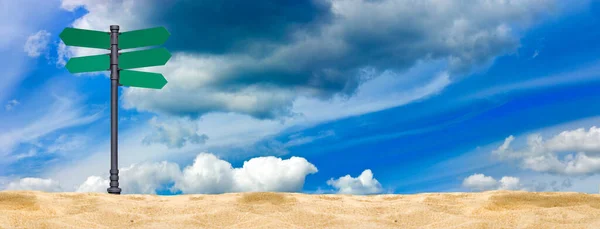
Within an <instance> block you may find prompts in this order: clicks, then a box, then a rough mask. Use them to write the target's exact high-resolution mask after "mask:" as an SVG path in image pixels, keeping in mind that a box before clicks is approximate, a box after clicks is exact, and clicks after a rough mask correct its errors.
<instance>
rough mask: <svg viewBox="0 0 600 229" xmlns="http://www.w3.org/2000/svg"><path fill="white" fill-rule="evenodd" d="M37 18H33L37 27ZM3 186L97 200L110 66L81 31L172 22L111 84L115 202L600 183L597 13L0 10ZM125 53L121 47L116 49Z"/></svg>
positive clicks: (355, 3)
mask: <svg viewBox="0 0 600 229" xmlns="http://www.w3.org/2000/svg"><path fill="white" fill-rule="evenodd" d="M31 15H35V16H31ZM0 19H2V20H0V25H1V26H2V28H3V29H2V30H1V32H0V33H1V35H2V39H0V51H1V53H3V54H4V55H1V56H0V67H1V68H2V69H4V74H3V75H2V80H1V81H0V105H1V106H0V120H2V122H0V130H1V131H0V190H42V191H48V192H103V193H105V192H107V191H106V189H107V188H108V187H109V185H108V178H109V173H108V172H109V169H110V106H109V105H110V103H109V101H110V88H109V87H110V86H109V85H110V80H109V78H108V72H96V73H82V74H71V73H69V72H68V71H67V69H66V68H65V67H64V66H65V64H66V63H67V62H68V60H69V58H71V57H78V56H87V55H95V54H103V53H107V50H98V49H89V48H78V47H71V46H65V44H64V43H63V42H62V41H61V40H60V38H59V37H58V35H59V34H60V33H61V31H62V30H63V29H64V28H67V27H73V28H81V29H90V30H98V31H106V32H108V31H109V26H110V25H119V26H120V29H121V32H126V31H132V30H138V29H145V28H152V27H159V26H163V27H165V28H166V29H167V30H168V31H169V33H170V34H171V35H170V37H169V39H168V40H167V42H166V43H164V45H162V46H161V47H165V48H167V49H168V50H169V51H170V53H171V54H172V57H171V59H170V60H169V61H168V62H167V64H166V65H164V66H156V67H148V68H142V69H137V70H140V71H150V72H157V73H161V74H163V75H164V77H165V78H166V79H167V81H168V83H167V85H166V86H165V87H164V88H162V89H160V90H156V89H146V88H134V87H121V88H120V89H119V108H118V109H119V176H120V180H119V181H120V187H121V188H122V193H123V194H131V193H136V194H158V195H178V194H217V193H228V192H253V191H277V192H303V193H310V194H333V193H340V194H356V195H372V194H388V193H395V194H414V193H432V192H480V191H488V190H498V189H502V190H525V191H532V192H547V191H549V192H556V191H564V192H584V193H598V192H599V188H600V106H598V105H597V104H600V58H599V55H598V53H600V43H598V42H597V41H598V40H600V31H599V30H598V29H597V28H598V27H599V26H600V2H598V1H591V0H589V1H588V0H584V1H576V2H568V4H567V2H565V1H557V0H522V1H506V0H489V1H439V0H423V1H410V0H306V1H243V0H225V1H223V0H219V1H217V0H209V1H159V0H107V1H94V0H47V1H35V0H23V1H9V0H0ZM126 51H127V50H123V51H122V52H126Z"/></svg>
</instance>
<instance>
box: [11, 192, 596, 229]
mask: <svg viewBox="0 0 600 229" xmlns="http://www.w3.org/2000/svg"><path fill="white" fill-rule="evenodd" d="M0 228H36V229H37V228H40V229H41V228H65V229H66V228H161V229H166V228H345V229H347V228H361V229H363V228H544V229H545V228H569V229H576V228H594V229H598V228H600V195H598V194H582V193H550V192H546V193H531V192H511V191H493V192H483V193H439V194H437V193H436V194H415V195H376V196H351V195H309V194H298V193H231V194H222V195H179V196H156V195H120V196H118V195H110V194H101V193H45V192H35V191H26V192H25V191H17V192H15V191H2V192H0Z"/></svg>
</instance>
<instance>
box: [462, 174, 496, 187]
mask: <svg viewBox="0 0 600 229" xmlns="http://www.w3.org/2000/svg"><path fill="white" fill-rule="evenodd" d="M497 185H498V181H496V179H494V178H493V177H490V176H485V175H483V174H480V173H477V174H473V175H471V176H469V177H467V178H465V179H464V180H463V186H464V187H467V188H470V189H475V190H481V191H483V190H489V189H493V188H495V187H496V186H497Z"/></svg>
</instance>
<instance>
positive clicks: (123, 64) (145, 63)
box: [107, 48, 171, 69]
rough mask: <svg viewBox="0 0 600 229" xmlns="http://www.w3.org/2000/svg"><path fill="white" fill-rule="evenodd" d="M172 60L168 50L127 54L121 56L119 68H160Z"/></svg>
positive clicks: (157, 49) (151, 50)
mask: <svg viewBox="0 0 600 229" xmlns="http://www.w3.org/2000/svg"><path fill="white" fill-rule="evenodd" d="M170 58H171V53H169V51H168V50H167V49H166V48H155V49H148V50H141V51H133V52H126V53H121V55H119V68H121V69H129V68H142V67H151V66H159V65H164V64H166V63H167V61H169V59H170ZM107 63H108V62H107Z"/></svg>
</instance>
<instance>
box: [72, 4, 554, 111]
mask: <svg viewBox="0 0 600 229" xmlns="http://www.w3.org/2000/svg"><path fill="white" fill-rule="evenodd" d="M161 3H162V2H161ZM140 4H144V5H145V6H153V5H160V6H161V7H160V8H156V9H152V7H150V9H149V8H147V7H139V6H140ZM217 5H218V6H217ZM240 6H242V7H240ZM553 6H554V2H553V1H540V0H528V1H475V2H469V3H452V4H449V3H447V2H444V1H433V0H428V1H403V0H381V1H366V0H351V1H339V0H332V1H302V2H295V3H288V2H278V3H269V4H267V3H252V4H250V3H246V1H233V0H230V1H224V2H220V4H215V2H214V1H201V2H194V1H190V2H179V3H178V4H174V3H169V4H151V3H148V2H147V1H139V0H128V1H116V0H114V1H107V2H98V1H91V0H87V1H86V0H77V1H74V0H63V2H62V7H63V8H64V9H66V10H74V9H76V8H77V7H84V8H86V9H87V10H88V11H89V13H88V14H86V15H85V16H83V17H82V18H79V19H78V20H77V21H75V22H74V23H73V26H75V27H78V28H85V29H96V30H106V28H105V27H106V25H107V24H119V25H121V26H122V28H124V29H125V30H132V29H140V28H143V27H146V26H148V25H145V24H141V23H142V22H146V23H148V24H149V25H150V24H152V25H155V24H161V25H162V24H164V25H166V27H167V28H168V29H169V30H170V32H171V33H172V34H173V36H172V37H171V38H170V39H171V40H170V43H169V44H170V45H171V46H172V48H173V49H174V50H175V51H176V52H174V53H173V58H172V59H171V60H170V62H169V64H167V66H165V67H161V68H160V69H159V70H158V71H159V72H161V73H163V74H164V75H165V76H167V77H168V80H169V84H167V86H165V88H164V89H163V90H160V91H152V90H143V89H137V88H129V89H126V90H125V91H124V96H123V99H124V106H125V107H126V108H131V109H137V110H140V111H152V112H157V113H165V114H172V115H179V116H193V117H195V116H202V115H204V114H207V113H210V112H236V113H242V114H247V115H251V116H253V117H256V118H260V119H265V118H278V117H282V116H289V115H292V114H293V112H292V111H291V107H292V105H293V103H294V101H295V100H296V98H297V97H299V96H306V97H312V98H319V99H330V98H332V96H334V95H345V96H351V95H352V94H353V93H355V92H356V88H357V87H358V86H359V85H360V84H362V83H364V82H366V81H369V80H371V79H373V78H374V77H378V76H379V75H381V74H382V73H383V72H385V71H392V72H395V73H401V72H403V71H405V70H407V69H408V68H410V67H412V66H414V65H415V64H416V63H417V62H419V61H425V62H427V61H444V62H446V63H447V70H448V72H449V74H450V75H451V76H454V75H460V74H463V73H465V72H468V71H470V70H471V69H473V68H474V67H477V66H480V65H484V64H485V63H488V62H490V61H491V60H492V59H494V58H495V57H496V56H499V55H504V54H507V53H511V52H513V51H514V50H516V48H517V47H518V45H519V42H518V40H519V31H521V30H522V29H525V28H528V27H529V26H531V25H532V24H533V23H535V22H536V21H538V20H539V19H541V18H542V17H543V16H544V14H547V13H548V12H549V11H551V10H552V9H553ZM273 9H277V10H273ZM109 12H110V13H109ZM114 12H121V13H122V14H119V13H116V14H115V13H114ZM150 12H152V13H150ZM266 12H268V13H266ZM114 15H128V16H127V17H119V16H116V17H115V16H114ZM189 18H194V19H195V21H197V22H199V23H188V20H189ZM134 19H135V20H134ZM229 25H236V26H235V27H232V26H229ZM239 37H244V39H238V38H239ZM192 38H199V39H201V40H200V41H197V40H194V42H190V39H192ZM182 44H185V46H182ZM208 44H210V45H208ZM72 51H73V52H74V53H76V54H82V53H84V52H86V51H82V50H81V49H73V50H72ZM434 77H435V76H431V75H422V76H420V77H418V78H405V79H402V80H400V81H402V84H401V85H400V86H399V87H400V88H399V89H408V88H412V87H415V86H416V85H422V84H423V82H428V81H431V80H432V79H433V78H434Z"/></svg>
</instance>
